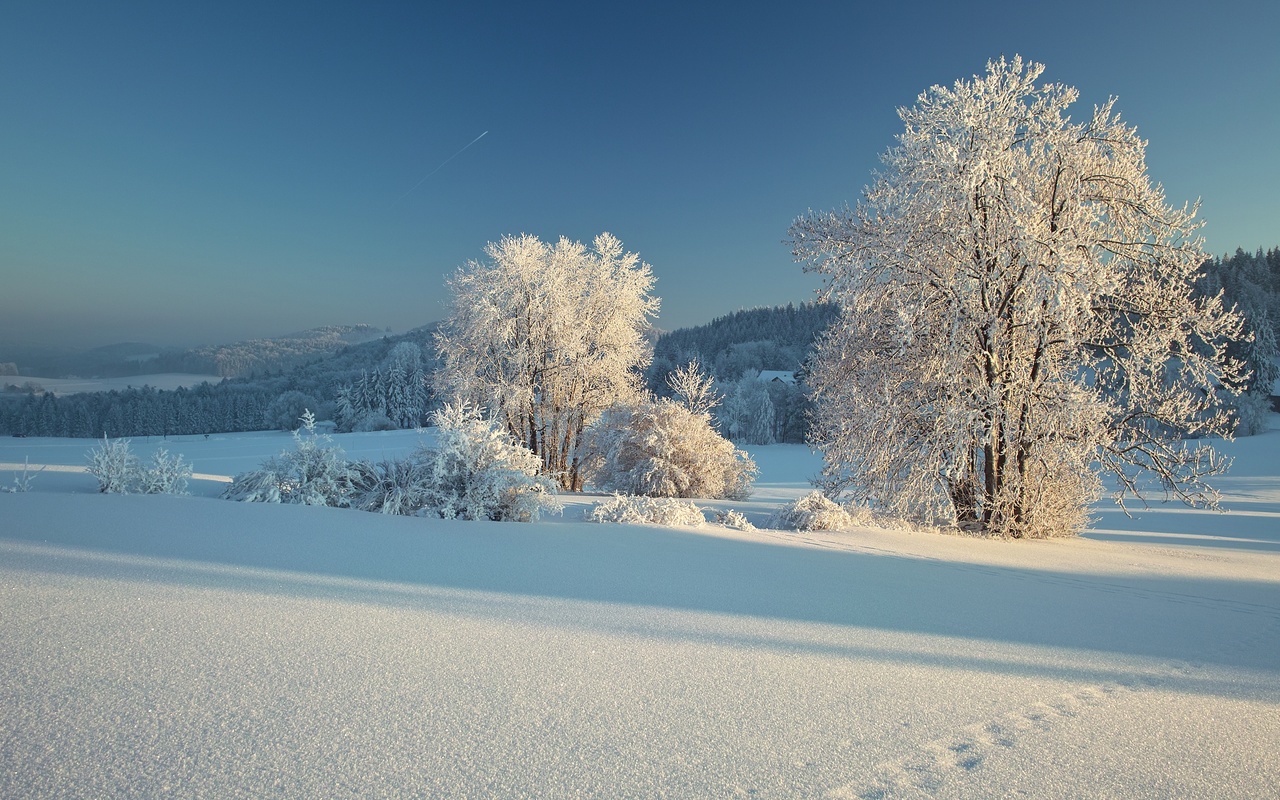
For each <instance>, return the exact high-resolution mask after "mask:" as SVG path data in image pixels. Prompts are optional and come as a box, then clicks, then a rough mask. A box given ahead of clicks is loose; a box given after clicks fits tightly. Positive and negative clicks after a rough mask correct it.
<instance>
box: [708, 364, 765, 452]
mask: <svg viewBox="0 0 1280 800" xmlns="http://www.w3.org/2000/svg"><path fill="white" fill-rule="evenodd" d="M774 416H775V409H774V407H773V398H772V397H771V396H770V395H769V386H768V385H767V384H765V383H763V382H762V381H761V380H760V372H759V370H754V369H749V370H747V371H746V372H744V373H742V377H740V378H739V379H738V380H737V381H736V382H734V383H732V384H730V385H729V388H728V390H727V391H726V392H725V399H724V405H723V407H722V408H721V409H720V413H719V423H720V429H721V430H723V431H724V432H725V433H726V434H727V435H728V437H729V438H730V439H732V440H733V441H735V442H741V443H743V444H773V443H774V441H775V439H774V435H773V432H774Z"/></svg>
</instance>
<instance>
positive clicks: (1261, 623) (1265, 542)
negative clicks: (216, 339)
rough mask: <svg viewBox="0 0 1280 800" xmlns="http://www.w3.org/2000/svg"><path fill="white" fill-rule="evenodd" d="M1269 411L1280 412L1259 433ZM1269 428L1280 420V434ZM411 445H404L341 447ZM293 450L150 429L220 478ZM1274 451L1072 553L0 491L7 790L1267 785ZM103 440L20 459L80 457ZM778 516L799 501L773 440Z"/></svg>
mask: <svg viewBox="0 0 1280 800" xmlns="http://www.w3.org/2000/svg"><path fill="white" fill-rule="evenodd" d="M1272 420H1273V423H1274V422H1275V421H1276V418H1275V417H1273V418H1272ZM1273 427H1274V425H1273ZM336 438H337V440H338V442H339V444H341V445H342V446H343V447H344V448H345V449H346V450H347V453H348V455H349V456H352V457H363V458H380V457H383V456H391V455H403V454H404V453H406V452H408V451H409V450H410V449H412V448H413V447H414V446H415V445H416V444H417V441H418V438H419V437H418V436H417V435H415V434H413V433H412V432H404V431H398V432H386V433H373V434H350V435H340V436H338V437H336ZM289 441H290V440H289V437H288V435H287V434H283V433H265V434H237V435H226V436H221V435H215V436H211V437H209V438H208V439H205V438H203V437H189V438H185V439H183V440H181V441H168V442H163V441H160V440H151V441H143V440H135V442H134V450H135V451H136V452H139V453H141V454H143V455H146V454H147V453H148V452H149V449H151V448H155V447H158V446H165V447H167V448H168V449H169V450H170V451H171V452H181V453H183V454H184V455H185V457H186V458H187V460H188V461H190V462H192V463H193V464H194V466H195V470H196V472H198V473H205V474H209V475H222V476H227V475H231V474H234V473H236V472H239V471H243V470H245V469H249V468H251V467H253V466H255V465H256V464H257V463H259V462H260V461H261V460H262V459H263V458H264V457H266V456H268V455H271V454H273V453H275V452H278V451H279V450H280V449H281V448H283V447H286V446H287V445H288V444H289ZM1278 443H1280V431H1276V430H1272V431H1271V432H1270V433H1268V434H1264V435H1261V436H1258V437H1253V438H1250V439H1242V440H1239V441H1237V442H1235V443H1231V444H1228V445H1226V446H1225V448H1224V449H1226V450H1227V452H1228V453H1230V454H1231V455H1234V456H1235V457H1236V459H1237V461H1236V466H1235V469H1234V470H1233V472H1232V473H1231V474H1230V475H1229V476H1228V477H1227V478H1226V479H1225V480H1222V481H1220V484H1221V486H1222V488H1223V489H1224V492H1225V495H1226V498H1225V499H1226V504H1227V506H1228V507H1229V508H1230V509H1231V511H1230V513H1228V514H1213V513H1201V512H1193V511H1187V510H1185V509H1182V508H1181V507H1174V506H1156V507H1155V508H1153V509H1152V510H1150V511H1143V512H1141V513H1139V514H1137V515H1135V517H1134V518H1132V519H1130V518H1127V517H1125V516H1124V515H1122V514H1119V513H1116V512H1113V511H1111V510H1109V509H1108V508H1107V507H1105V506H1100V511H1101V514H1100V518H1099V520H1098V522H1097V523H1096V526H1095V528H1094V529H1093V530H1091V531H1090V533H1089V534H1088V535H1087V536H1086V537H1085V538H1082V539H1073V540H1050V541H1032V542H1006V541H1000V540H995V541H988V540H975V539H968V538H961V537H957V536H947V535H941V534H934V533H921V532H914V533H913V532H907V531H888V530H876V529H855V530H849V531H841V532H835V533H805V534H797V533H787V532H781V531H774V530H764V529H762V530H757V531H753V532H741V531H731V530H728V529H725V528H722V527H717V526H713V525H706V526H703V527H700V528H688V529H671V528H657V527H646V526H625V525H599V524H593V523H588V522H585V521H582V517H581V515H582V511H583V509H584V508H587V507H590V506H591V505H593V504H594V503H596V502H598V501H599V500H600V497H598V496H593V495H581V496H573V497H571V498H570V502H569V504H568V508H567V509H566V511H565V514H564V517H563V518H562V519H556V518H553V519H552V521H549V522H543V523H538V524H517V523H478V522H446V521H441V520H426V519H417V518H402V517H384V516H380V515H376V514H369V513H361V512H356V511H349V510H337V509H328V508H309V507H298V506H270V505H258V504H242V503H231V502H227V501H222V500H217V499H213V498H214V496H215V495H216V494H217V492H218V491H219V490H220V489H221V487H222V485H223V484H222V483H220V482H219V481H218V480H214V479H209V480H203V481H196V482H194V483H193V493H194V495H195V496H192V497H169V496H123V497H122V496H105V495H98V494H96V493H95V491H94V487H95V484H94V481H93V479H92V478H91V477H90V476H88V475H84V474H80V473H76V472H62V471H59V472H55V471H53V470H48V471H46V472H44V473H41V474H39V475H37V476H36V477H35V479H34V480H33V481H32V483H31V491H30V492H28V493H19V494H0V719H3V721H4V722H3V725H0V796H4V797H27V798H42V797H68V796H79V797H124V796H137V797H158V796H175V797H192V796H243V797H255V796H267V795H270V796H280V797H421V796H434V797H655V796H668V797H738V796H742V797H746V796H762V797H820V796H828V797H846V798H873V797H995V796H1014V795H1025V796H1031V797H1080V796H1107V797H1126V798H1135V797H1136V798H1143V797H1149V798H1164V797H1239V798H1245V797H1268V796H1270V797H1275V796H1280V750H1277V748H1276V747H1275V743H1276V742H1277V741H1280V461H1277V457H1276V455H1275V454H1276V453H1277V452H1280V447H1278V446H1277V444H1278ZM91 445H92V442H90V441H85V440H67V439H9V440H3V442H0V480H2V481H3V482H4V483H5V484H8V483H9V481H10V479H11V473H9V472H5V471H3V470H8V469H10V466H8V465H11V464H13V463H14V462H17V463H21V462H22V461H23V458H24V457H29V458H30V461H31V462H32V463H49V464H60V465H64V466H66V467H75V466H77V465H81V464H83V454H84V451H85V450H86V449H88V448H89V447H90V446H91ZM753 455H754V456H755V458H756V459H757V461H758V462H759V464H760V467H761V475H760V479H759V481H758V483H757V491H756V493H755V495H754V496H753V498H752V499H751V500H748V501H742V502H734V501H716V502H715V503H710V504H708V505H709V506H713V507H716V508H734V509H738V510H741V511H743V512H745V513H746V514H747V515H748V517H749V518H750V519H751V520H752V521H753V522H755V523H756V524H757V525H763V524H764V523H765V521H766V519H767V517H768V515H769V514H770V513H771V512H772V511H773V510H774V509H776V508H777V507H778V506H779V505H780V504H781V503H782V502H783V501H785V500H788V499H793V498H795V497H797V496H799V495H801V494H803V493H805V492H807V491H808V490H809V486H808V483H807V478H808V477H809V476H810V475H811V474H813V473H814V472H816V471H817V469H818V466H819V464H818V460H817V458H816V457H815V456H813V455H812V454H811V453H809V452H808V451H807V450H806V449H805V448H803V447H800V446H772V447H760V448H754V449H753Z"/></svg>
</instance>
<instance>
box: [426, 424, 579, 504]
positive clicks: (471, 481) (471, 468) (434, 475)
mask: <svg viewBox="0 0 1280 800" xmlns="http://www.w3.org/2000/svg"><path fill="white" fill-rule="evenodd" d="M431 417H432V423H433V424H434V425H435V427H436V443H437V444H436V446H435V447H434V448H421V449H419V450H418V451H417V452H416V453H415V454H414V460H415V461H417V462H419V463H420V464H421V465H422V467H423V469H425V470H426V472H427V475H428V476H429V479H428V486H429V488H428V490H427V502H426V503H425V504H424V509H423V510H424V513H430V514H434V515H438V516H440V517H443V518H444V519H491V520H511V521H516V522H532V521H536V520H537V519H538V517H539V516H540V515H541V513H542V512H543V511H559V510H560V508H561V506H560V500H559V498H557V497H556V495H555V491H556V484H555V483H554V482H553V481H552V480H550V479H549V478H546V477H543V476H541V475H539V474H538V470H539V467H540V466H541V465H542V462H541V460H540V459H539V458H538V457H537V456H535V455H534V454H533V453H532V452H530V451H529V450H528V449H526V448H525V447H524V446H523V445H521V444H520V443H519V442H517V441H516V440H515V439H514V438H513V437H512V436H510V435H509V434H508V433H507V432H506V431H505V430H503V429H502V426H501V424H500V423H499V422H498V421H497V420H494V419H491V418H487V417H485V416H483V415H482V414H481V413H480V411H479V410H478V409H474V408H468V407H466V406H453V405H446V406H445V407H444V408H441V409H438V410H436V411H435V412H433V413H432V415H431Z"/></svg>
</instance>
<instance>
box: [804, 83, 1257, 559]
mask: <svg viewBox="0 0 1280 800" xmlns="http://www.w3.org/2000/svg"><path fill="white" fill-rule="evenodd" d="M1042 71H1043V67H1042V66H1041V65H1039V64H1034V63H1024V62H1023V61H1022V60H1021V59H1020V58H1014V59H1013V60H1012V61H1005V60H1004V59H1001V60H1000V61H998V62H991V63H989V64H988V65H987V73H986V74H985V75H984V76H975V77H974V78H973V79H971V80H962V81H958V82H956V84H955V85H954V86H953V87H951V88H945V87H942V86H934V87H933V88H931V89H929V90H928V91H926V92H924V93H923V94H921V95H920V97H919V98H918V100H917V102H916V104H915V105H914V106H913V107H911V108H905V109H901V110H900V111H899V116H900V117H901V118H902V120H903V122H904V123H905V130H904V131H903V132H902V133H901V134H899V135H898V137H897V139H898V143H897V145H896V146H895V147H893V148H891V149H890V150H889V151H888V152H887V153H886V154H885V156H884V157H883V161H884V165H885V169H884V171H883V172H882V173H881V174H879V175H877V176H876V178H875V180H874V181H873V183H872V184H871V185H870V186H869V187H867V189H866V190H865V195H864V199H863V201H862V202H861V203H860V204H859V205H858V206H857V208H856V209H853V210H850V209H847V208H846V209H844V210H842V211H837V212H831V213H812V212H811V213H810V214H809V215H807V216H805V217H802V218H800V219H799V220H797V221H796V223H795V224H794V225H793V226H792V228H791V240H792V244H793V248H794V252H795V255H796V257H797V259H798V260H801V261H805V262H807V264H806V269H808V270H812V271H816V272H819V273H823V274H825V275H826V276H827V284H826V289H825V291H826V293H827V294H828V295H829V297H830V298H831V299H833V300H835V301H837V302H838V303H839V305H840V306H841V311H842V313H841V315H840V317H839V319H838V320H837V321H836V323H834V325H833V326H832V327H831V329H830V330H829V331H828V333H827V334H826V335H825V336H824V338H823V339H822V340H821V341H820V343H819V345H818V346H817V348H816V352H815V355H814V357H813V359H812V369H811V374H810V375H809V383H810V385H811V387H812V390H813V394H814V398H815V401H816V410H815V417H814V428H813V431H812V438H813V441H814V442H815V444H817V445H818V446H819V447H820V448H821V449H822V450H823V452H824V457H825V460H826V466H825V469H824V479H823V481H824V485H825V488H826V489H827V490H828V492H830V493H845V494H847V495H851V497H852V499H855V500H858V501H861V502H864V503H868V504H871V505H875V506H880V507H883V508H886V509H888V510H890V511H893V512H895V513H899V514H903V515H907V516H911V517H916V518H921V517H923V518H926V519H928V520H931V521H935V522H950V523H954V524H958V525H961V526H962V527H966V528H973V529H979V530H983V531H986V532H989V533H993V534H1000V535H1010V536H1043V535H1053V534H1063V533H1071V532H1075V531H1077V530H1079V529H1080V528H1081V527H1082V526H1083V525H1084V523H1085V521H1086V512H1087V507H1088V504H1089V503H1090V502H1091V500H1092V499H1094V498H1095V497H1096V496H1097V495H1098V493H1099V491H1100V485H1101V484H1100V480H1099V473H1100V472H1102V471H1107V472H1111V473H1113V474H1115V475H1116V476H1118V480H1119V485H1120V486H1121V487H1122V491H1121V493H1120V494H1119V495H1118V496H1117V499H1122V498H1123V496H1124V494H1127V493H1130V492H1132V493H1135V494H1136V493H1138V492H1140V491H1141V488H1142V487H1141V486H1140V484H1139V478H1140V477H1141V475H1142V474H1143V473H1147V474H1152V475H1154V476H1155V478H1157V479H1158V480H1159V481H1160V482H1161V483H1162V484H1163V486H1164V487H1165V489H1166V491H1167V492H1168V493H1171V494H1173V495H1175V496H1177V497H1178V498H1180V499H1182V500H1184V501H1187V502H1191V503H1208V504H1212V503H1213V502H1214V501H1215V499H1216V495H1214V493H1213V491H1212V489H1211V488H1210V487H1209V486H1208V485H1207V484H1206V483H1205V478H1207V477H1208V476H1210V475H1212V474H1215V473H1216V472H1218V471H1220V469H1221V468H1222V464H1221V462H1220V461H1219V460H1218V459H1217V458H1216V457H1215V456H1214V453H1213V451H1212V450H1211V449H1210V448H1208V447H1207V446H1193V445H1189V444H1187V443H1186V440H1187V439H1189V438H1191V437H1196V436H1202V435H1206V434H1215V433H1226V432H1227V430H1228V425H1229V420H1228V419H1227V416H1226V415H1225V414H1224V413H1223V411H1222V406H1221V403H1220V397H1219V395H1220V394H1221V393H1222V392H1224V391H1227V392H1229V391H1230V388H1229V387H1231V386H1234V385H1238V380H1239V372H1240V365H1239V364H1238V363H1237V362H1234V361H1233V360H1232V359H1230V358H1229V357H1227V355H1226V346H1227V344H1228V343H1229V342H1230V341H1231V340H1232V339H1234V338H1236V337H1238V336H1239V335H1240V320H1239V318H1238V317H1237V316H1236V315H1235V314H1234V313H1232V312H1229V311H1227V310H1225V309H1224V308H1223V306H1222V303H1221V301H1220V299H1219V298H1218V297H1212V296H1210V297H1205V296H1198V297H1197V296H1194V295H1193V293H1192V285H1193V282H1194V280H1195V276H1196V272H1197V270H1198V269H1199V268H1200V266H1201V264H1203V263H1204V260H1205V254H1204V252H1203V251H1202V249H1201V240H1200V239H1199V238H1198V236H1197V234H1196V231H1197V229H1198V227H1199V223H1198V222H1197V221H1196V219H1195V211H1196V209H1195V208H1194V207H1190V208H1189V207H1186V206H1183V207H1182V208H1175V207H1171V206H1170V205H1169V204H1167V203H1166V202H1165V197H1164V192H1163V189H1162V188H1161V187H1160V186H1159V185H1158V184H1153V183H1152V182H1151V180H1150V179H1149V178H1148V176H1147V169H1146V164H1145V156H1144V150H1145V142H1143V141H1142V140H1141V139H1139V138H1138V136H1137V134H1136V132H1135V130H1134V129H1133V128H1131V127H1128V126H1126V125H1125V124H1123V123H1122V122H1121V121H1120V119H1119V117H1118V116H1117V114H1116V112H1115V111H1114V109H1113V102H1114V100H1112V101H1109V102H1107V103H1105V104H1103V105H1102V106H1100V107H1097V108H1095V109H1094V110H1093V113H1092V114H1090V115H1087V116H1086V117H1085V118H1084V119H1083V120H1081V121H1073V120H1072V119H1071V118H1070V117H1069V116H1068V114H1067V110H1068V107H1069V106H1070V105H1071V104H1072V103H1073V102H1074V101H1075V100H1076V97H1077V93H1076V91H1075V90H1074V89H1072V88H1070V87H1066V86H1062V85H1059V84H1053V83H1049V84H1040V85H1037V83H1036V80H1037V79H1038V78H1039V76H1040V74H1041V72H1042Z"/></svg>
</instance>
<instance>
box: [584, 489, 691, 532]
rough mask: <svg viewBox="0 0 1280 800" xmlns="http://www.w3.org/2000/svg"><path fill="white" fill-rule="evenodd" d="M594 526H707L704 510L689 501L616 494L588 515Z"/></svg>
mask: <svg viewBox="0 0 1280 800" xmlns="http://www.w3.org/2000/svg"><path fill="white" fill-rule="evenodd" d="M586 516H587V519H589V520H591V521H592V522H618V523H624V524H632V525H666V526H677V525H679V526H686V527H698V526H699V525H702V524H704V523H705V522H706V518H705V517H703V516H702V509H700V508H698V507H697V506H695V505H694V504H693V503H690V502H689V501H687V500H676V499H674V498H670V497H637V496H635V495H621V494H615V495H614V496H613V497H612V498H611V499H609V500H606V501H604V502H603V503H600V504H599V505H597V506H596V507H595V508H593V509H591V510H590V511H588V512H587V515H586Z"/></svg>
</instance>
